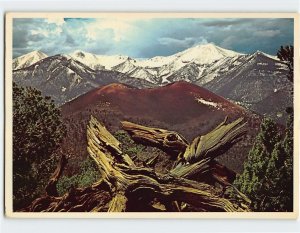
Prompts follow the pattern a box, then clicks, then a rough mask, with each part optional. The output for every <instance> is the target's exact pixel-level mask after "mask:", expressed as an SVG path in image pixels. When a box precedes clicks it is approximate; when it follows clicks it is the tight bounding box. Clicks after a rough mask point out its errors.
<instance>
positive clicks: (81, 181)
mask: <svg viewBox="0 0 300 233" xmlns="http://www.w3.org/2000/svg"><path fill="white" fill-rule="evenodd" d="M80 165H81V169H80V172H79V173H78V174H75V175H73V176H62V177H61V178H60V179H59V181H58V183H57V191H58V194H59V195H60V196H61V195H64V194H65V193H66V192H68V191H69V190H70V188H72V187H73V188H84V187H88V186H90V185H92V184H93V183H95V182H96V181H98V180H99V179H100V173H99V169H98V168H97V165H96V163H95V162H94V161H93V159H91V158H90V157H89V156H88V157H87V158H86V159H85V160H84V161H83V162H82V163H81V164H80Z"/></svg>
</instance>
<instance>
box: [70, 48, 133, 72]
mask: <svg viewBox="0 0 300 233" xmlns="http://www.w3.org/2000/svg"><path fill="white" fill-rule="evenodd" d="M70 56H71V57H72V58H74V59H76V60H78V61H80V62H82V63H83V64H85V65H87V66H89V67H91V68H92V69H95V70H102V69H107V70H111V69H112V67H114V66H117V65H119V64H121V63H123V62H125V61H126V60H127V59H128V58H129V57H128V56H123V55H96V54H92V53H87V52H83V51H79V50H77V51H75V52H73V53H71V54H70Z"/></svg>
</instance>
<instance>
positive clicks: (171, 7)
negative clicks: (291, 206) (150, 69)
mask: <svg viewBox="0 0 300 233" xmlns="http://www.w3.org/2000/svg"><path fill="white" fill-rule="evenodd" d="M6 11H156V12H159V11H176V12H181V11H186V12H191V11H194V12H195V11H197V12H226V11H227V12H228V11H231V12H300V4H299V0H265V1H263V0H160V1H155V0H122V1H117V0H98V1H91V0H86V1H83V0H82V1H81V0H74V1H72V4H70V1H56V0H53V1H52V0H43V1H42V0H39V1H37V0H36V1H22V0H20V1H18V0H0V12H1V13H2V17H1V18H0V25H1V26H2V29H3V26H4V23H3V22H4V17H3V15H4V12H6ZM0 37H2V38H3V30H1V31H0ZM0 51H1V54H2V56H0V63H1V64H3V59H4V56H3V54H4V51H3V47H0ZM1 71H2V72H1ZM3 71H4V67H3V66H0V73H1V74H3ZM1 77H2V78H3V75H2V76H1ZM2 81H3V79H2ZM3 86H4V85H0V92H1V93H2V95H0V96H1V97H2V103H4V102H3V98H4V94H3V93H4V92H3ZM2 109H3V108H2ZM3 119H4V111H0V120H2V122H4V121H3ZM0 127H1V128H0V130H1V131H2V132H4V131H3V128H4V124H0ZM296 130H298V131H300V128H298V129H296ZM3 140H4V134H0V148H1V151H2V152H3V147H4V143H3ZM296 144H298V148H299V146H300V142H299V141H296ZM2 157H4V156H3V153H2ZM2 161H3V160H2ZM3 166H4V161H3V162H2V163H0V171H2V173H0V174H2V178H3V176H4V167H3ZM298 172H299V171H298ZM3 184H4V179H0V199H2V200H3V194H4V185H3ZM3 204H4V202H3V201H2V202H1V201H0V208H1V209H2V213H3V211H4V206H3ZM65 230H67V231H69V232H74V233H77V232H78V233H79V232H85V231H91V230H99V231H102V232H131V233H133V232H143V233H150V232H151V233H153V232H166V231H167V232H174V233H176V232H300V219H299V218H298V220H297V221H278V220H276V221H274V220H243V219H239V220H235V219H226V220H221V219H218V220H205V219H202V220H187V219H181V220H180V221H177V220H167V219H164V220H157V219H151V220H142V219H140V220H138V221H135V220H125V219H110V220H106V219H97V220H89V219H76V220H72V219H67V220H66V219H64V220H60V219H40V220H36V219H19V220H17V219H7V218H5V217H4V215H3V214H2V217H1V218H0V231H1V232H5V233H6V232H12V233H13V232H22V233H27V232H28V233H32V232H41V231H42V232H45V233H50V232H51V233H53V231H58V232H59V231H65Z"/></svg>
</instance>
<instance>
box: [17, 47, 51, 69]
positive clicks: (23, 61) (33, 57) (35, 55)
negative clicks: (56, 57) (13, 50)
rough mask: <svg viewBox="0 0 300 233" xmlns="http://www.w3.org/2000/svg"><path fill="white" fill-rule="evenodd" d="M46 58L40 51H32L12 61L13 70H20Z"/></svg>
mask: <svg viewBox="0 0 300 233" xmlns="http://www.w3.org/2000/svg"><path fill="white" fill-rule="evenodd" d="M46 57H48V56H47V55H46V54H45V53H43V52H41V51H33V52H30V53H27V54H24V55H22V56H20V57H17V58H15V59H13V65H12V66H13V70H17V69H22V68H25V67H28V66H31V65H33V64H34V63H36V62H38V61H40V60H42V59H44V58H46Z"/></svg>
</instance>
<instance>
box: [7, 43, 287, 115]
mask: <svg viewBox="0 0 300 233" xmlns="http://www.w3.org/2000/svg"><path fill="white" fill-rule="evenodd" d="M45 56H47V55H45V54H42V53H40V52H38V51H35V52H32V53H29V54H26V55H24V56H22V57H19V58H16V59H14V64H13V65H14V69H19V68H22V67H27V66H29V67H27V68H26V69H22V70H21V71H22V72H15V73H14V78H15V80H19V82H20V83H23V84H24V83H25V84H26V85H27V84H28V85H29V84H32V83H35V82H36V85H35V86H36V87H38V86H41V87H42V89H43V88H44V89H45V88H46V89H47V91H45V93H49V94H51V93H55V95H56V93H58V94H57V95H60V96H56V97H55V100H56V102H59V103H61V101H62V100H63V99H64V100H65V101H68V100H70V98H73V97H74V96H78V95H80V94H83V93H85V92H86V91H87V90H90V89H91V88H93V87H97V86H99V85H100V84H107V83H111V82H121V83H126V84H128V85H132V86H136V87H140V88H144V87H151V86H162V85H165V84H168V83H172V82H176V81H186V82H189V83H193V84H197V85H198V86H203V87H205V88H207V89H209V90H210V91H212V92H214V93H216V94H219V95H220V96H223V97H225V98H227V99H230V100H232V101H234V102H236V103H239V104H241V105H243V106H245V107H247V108H249V109H252V110H255V111H256V112H258V113H261V114H268V115H271V116H275V117H276V116H277V115H278V112H280V109H281V110H282V109H284V108H285V107H287V106H290V105H291V104H292V103H291V101H290V102H289V101H288V100H292V98H290V97H287V98H288V99H287V101H286V104H278V105H276V104H273V107H274V109H275V108H276V109H277V110H276V112H274V111H272V109H269V110H267V107H266V106H265V105H266V103H267V100H268V99H272V101H274V103H276V101H279V99H278V98H279V97H280V98H281V97H282V96H284V94H286V93H290V90H291V89H292V85H291V84H290V83H289V81H288V80H287V79H286V74H287V66H286V64H285V63H284V62H281V61H280V60H279V59H278V58H276V57H275V56H272V55H269V54H266V53H264V52H261V51H256V52H255V53H253V54H241V53H237V52H234V51H231V50H227V49H223V48H221V47H218V46H216V45H214V44H206V45H197V46H194V47H191V48H189V49H186V50H184V51H182V52H179V53H176V54H173V55H171V56H166V57H163V56H156V57H153V58H150V59H133V58H131V57H128V56H123V55H96V54H92V53H87V52H82V51H75V52H73V53H71V54H69V55H56V56H52V57H48V58H45ZM41 59H42V60H41ZM36 61H38V62H36ZM46 61H47V62H46ZM33 63H35V65H34V66H30V65H32V64H33ZM23 70H24V72H23ZM66 77H67V79H68V82H65V81H64V80H65V78H66ZM39 79H41V80H39ZM44 79H46V80H44ZM57 79H59V81H55V83H54V80H57ZM42 80H44V81H45V83H47V85H48V86H49V85H50V84H51V85H53V86H55V91H54V89H53V90H51V91H50V92H49V90H50V89H51V88H52V87H51V88H50V89H49V87H46V84H43V83H42ZM49 80H50V81H49ZM51 80H52V81H51ZM58 84H59V85H58ZM60 84H61V85H60ZM73 87H74V88H73ZM274 90H276V92H275V91H274ZM61 96H64V97H61ZM200 102H201V101H200ZM200 102H199V103H200ZM201 103H202V104H205V103H204V102H203V101H202V102H201ZM206 104H207V103H206ZM275 105H276V106H275ZM283 114H284V113H283ZM282 119H283V118H282Z"/></svg>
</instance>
